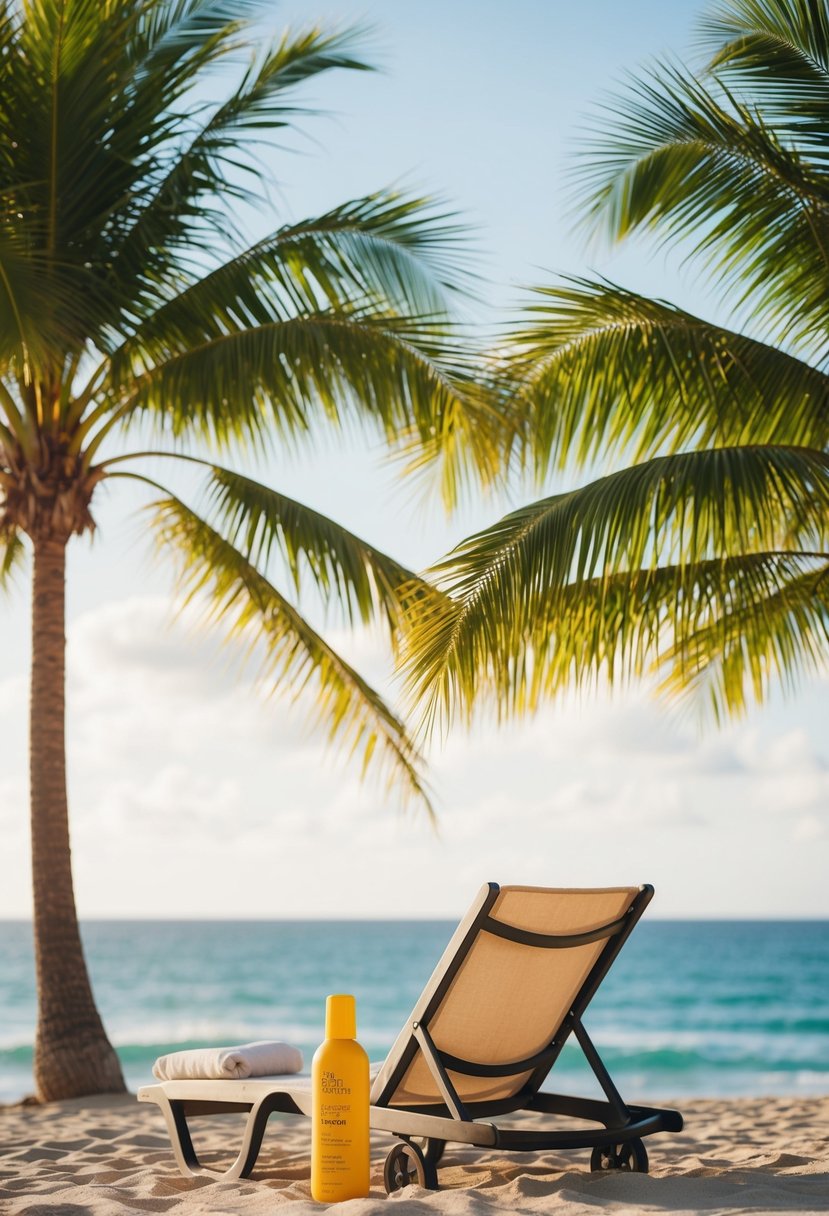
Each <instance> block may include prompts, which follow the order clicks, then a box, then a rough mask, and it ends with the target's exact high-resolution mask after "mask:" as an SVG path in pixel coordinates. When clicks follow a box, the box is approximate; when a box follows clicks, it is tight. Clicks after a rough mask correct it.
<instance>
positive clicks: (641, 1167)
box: [590, 1140, 648, 1174]
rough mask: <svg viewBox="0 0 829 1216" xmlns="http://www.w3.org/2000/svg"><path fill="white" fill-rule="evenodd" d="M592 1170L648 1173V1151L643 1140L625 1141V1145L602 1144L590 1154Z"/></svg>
mask: <svg viewBox="0 0 829 1216" xmlns="http://www.w3.org/2000/svg"><path fill="white" fill-rule="evenodd" d="M590 1168H591V1170H595V1171H602V1170H631V1171H634V1172H635V1173H637V1174H647V1172H648V1150H647V1149H646V1148H645V1146H644V1144H643V1143H642V1141H641V1140H625V1142H624V1143H623V1144H600V1145H598V1146H597V1147H596V1148H594V1149H593V1152H592V1153H591V1154H590Z"/></svg>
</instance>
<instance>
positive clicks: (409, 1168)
mask: <svg viewBox="0 0 829 1216" xmlns="http://www.w3.org/2000/svg"><path fill="white" fill-rule="evenodd" d="M383 1182H384V1183H385V1186H386V1194H387V1195H391V1194H392V1193H393V1192H394V1191H402V1190H403V1188H404V1187H406V1186H410V1185H411V1184H412V1183H416V1184H417V1185H418V1186H422V1187H425V1188H426V1189H427V1190H429V1191H436V1190H437V1189H438V1172H437V1170H436V1169H435V1164H434V1162H433V1161H430V1160H429V1158H428V1157H427V1156H426V1155H425V1154H424V1153H423V1152H422V1150H421V1149H420V1148H419V1147H418V1145H416V1144H412V1143H411V1141H406V1142H405V1143H403V1144H395V1146H394V1148H393V1149H392V1150H391V1152H390V1153H389V1155H388V1157H386V1162H385V1165H384V1166H383Z"/></svg>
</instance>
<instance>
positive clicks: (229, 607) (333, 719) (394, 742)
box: [130, 474, 432, 815]
mask: <svg viewBox="0 0 829 1216" xmlns="http://www.w3.org/2000/svg"><path fill="white" fill-rule="evenodd" d="M130 476H134V475H132V474H130ZM151 511H152V515H153V527H154V529H155V531H156V533H157V536H158V539H159V543H160V544H161V546H162V547H163V548H164V549H169V550H172V551H173V553H174V555H176V556H177V558H178V562H179V586H180V589H181V591H182V593H183V595H184V597H185V602H187V603H190V602H194V601H195V602H196V603H199V602H204V603H206V608H205V614H206V617H207V619H208V620H209V621H210V622H211V623H213V624H216V625H219V626H221V627H222V628H223V629H224V631H225V634H226V636H227V637H228V639H235V640H236V641H237V642H239V643H241V644H242V645H243V647H245V649H246V651H247V653H248V656H249V658H251V659H254V660H255V662H256V668H257V672H258V673H259V674H260V676H261V679H262V680H263V682H264V683H266V685H267V687H268V688H269V689H270V690H272V691H273V693H274V694H280V693H282V694H285V693H286V692H287V693H288V695H290V696H291V698H292V699H297V698H303V697H304V695H305V694H310V695H309V696H307V697H305V700H306V701H307V703H308V704H309V706H310V709H311V713H312V715H313V718H314V720H315V721H316V722H317V723H319V724H320V725H321V726H322V727H323V728H324V729H325V730H326V731H327V734H328V737H329V740H330V742H332V743H336V744H337V745H338V746H340V747H343V748H344V749H345V750H346V752H347V753H348V754H349V755H353V754H355V753H361V754H362V763H363V770H364V771H365V770H366V769H367V768H368V767H369V765H371V767H372V769H373V770H374V771H376V770H378V769H385V772H386V776H387V780H388V788H389V790H390V791H391V790H392V789H394V790H396V791H397V792H398V793H402V794H403V796H404V797H406V796H409V797H412V798H414V799H415V800H416V801H417V802H418V803H419V805H421V806H423V807H425V809H426V810H427V811H428V812H429V814H430V815H431V813H432V811H431V805H430V802H429V796H428V792H427V788H426V785H425V782H424V778H423V772H422V769H423V759H422V757H421V756H420V754H419V753H418V751H417V749H416V747H415V746H414V744H413V743H412V741H411V739H410V738H409V737H408V735H407V733H406V728H405V726H404V724H403V723H402V722H401V721H400V719H399V718H398V717H397V716H396V715H395V714H394V712H393V711H392V710H391V709H390V708H389V706H388V705H387V704H386V703H385V701H384V700H383V698H382V697H381V696H380V694H379V693H377V692H376V691H375V690H374V689H373V688H372V687H371V686H370V685H369V684H368V683H367V682H366V681H365V680H364V679H363V678H362V677H361V676H360V675H359V673H358V672H357V671H355V670H354V668H353V667H351V666H350V664H348V663H347V662H346V661H345V660H344V659H343V658H342V657H341V656H340V655H338V654H337V652H336V651H335V650H334V649H333V648H332V647H331V646H330V645H329V644H328V643H327V642H326V641H325V639H324V638H323V637H321V636H320V634H318V633H317V632H316V631H315V630H314V629H312V627H311V626H310V625H309V624H308V622H307V621H306V620H305V619H304V618H303V617H302V616H301V615H300V614H299V612H298V611H297V609H296V608H295V606H294V605H293V604H291V603H290V602H289V601H288V600H287V599H286V598H285V596H284V595H282V594H281V593H280V592H279V591H278V590H277V588H276V587H275V586H274V585H273V583H271V582H270V580H269V579H267V578H266V577H265V576H264V575H263V574H262V573H260V571H259V570H258V569H257V568H256V566H255V565H254V564H253V562H251V561H250V560H249V559H248V557H247V556H246V555H245V553H244V552H242V551H241V550H240V549H238V548H236V547H235V546H234V545H233V544H232V543H231V542H230V541H229V540H227V539H226V538H225V537H224V536H222V535H221V533H219V532H218V531H216V529H214V528H212V527H211V526H210V524H208V523H207V522H206V521H205V520H204V519H202V518H201V517H200V516H199V515H198V514H197V513H196V512H195V511H193V510H191V509H190V508H189V507H187V506H186V505H185V504H184V502H182V500H181V499H179V498H176V497H175V496H173V495H170V496H168V497H164V498H161V499H159V500H157V501H156V502H154V503H153V504H152V507H151Z"/></svg>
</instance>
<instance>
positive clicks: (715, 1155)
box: [0, 1097, 829, 1216]
mask: <svg viewBox="0 0 829 1216" xmlns="http://www.w3.org/2000/svg"><path fill="white" fill-rule="evenodd" d="M675 1105H677V1106H678V1107H679V1109H681V1110H682V1112H683V1114H684V1115H685V1120H686V1124H685V1130H684V1131H683V1132H682V1133H681V1134H680V1135H667V1134H665V1135H660V1136H654V1137H653V1138H652V1139H650V1140H649V1141H648V1147H649V1151H650V1156H651V1173H650V1174H649V1175H643V1174H619V1173H617V1174H590V1172H589V1155H588V1154H587V1153H585V1152H578V1153H567V1154H565V1153H542V1154H515V1153H513V1154H509V1153H499V1152H497V1151H494V1150H488V1151H486V1152H482V1153H477V1154H473V1153H471V1152H469V1151H466V1150H461V1149H458V1148H456V1147H455V1146H450V1147H449V1149H447V1153H446V1157H445V1159H444V1163H443V1164H442V1166H441V1171H440V1181H441V1190H440V1191H438V1192H429V1191H424V1190H421V1189H419V1188H417V1187H410V1188H408V1189H407V1190H406V1191H404V1192H398V1193H397V1194H396V1195H394V1196H392V1197H391V1198H387V1197H386V1194H385V1191H384V1188H383V1181H382V1164H383V1159H384V1157H385V1154H386V1152H387V1151H388V1148H389V1147H390V1146H391V1143H392V1140H391V1138H390V1137H387V1136H384V1135H381V1134H375V1136H374V1137H373V1143H372V1147H373V1153H372V1160H373V1168H372V1189H371V1198H370V1199H359V1200H352V1201H351V1203H350V1204H348V1205H347V1206H346V1207H343V1208H342V1210H343V1211H344V1212H346V1213H348V1214H350V1216H362V1214H363V1213H377V1212H379V1211H380V1210H381V1209H383V1208H384V1205H386V1204H388V1203H391V1204H394V1205H395V1206H394V1208H393V1209H392V1210H393V1211H396V1212H401V1213H402V1212H405V1213H410V1212H411V1213H415V1212H417V1213H419V1214H423V1213H426V1212H427V1211H436V1212H443V1213H446V1214H447V1216H478V1214H481V1216H484V1214H488V1213H492V1211H493V1209H495V1210H500V1209H502V1208H503V1209H505V1210H509V1211H510V1212H512V1213H515V1214H517V1216H520V1214H521V1213H533V1214H535V1213H542V1212H544V1213H546V1212H549V1211H551V1210H555V1211H556V1212H557V1213H559V1214H560V1216H576V1214H581V1213H587V1212H590V1213H596V1212H597V1211H607V1212H613V1213H640V1212H648V1213H651V1212H663V1211H664V1212H675V1213H686V1212H688V1213H690V1212H706V1213H712V1214H713V1213H718V1212H722V1213H731V1212H748V1211H750V1212H752V1213H763V1212H775V1213H781V1212H799V1213H803V1212H821V1213H826V1212H827V1211H829V1097H824V1098H791V1099H789V1098H774V1099H768V1100H766V1099H759V1098H750V1099H749V1098H742V1099H732V1100H725V1099H717V1100H701V1099H695V1100H692V1101H687V1102H677V1103H676V1104H675ZM228 1121H230V1122H228ZM238 1126H239V1125H238V1121H237V1117H236V1116H219V1117H214V1118H213V1119H207V1120H200V1121H196V1122H194V1129H195V1134H194V1139H195V1141H196V1145H197V1147H200V1148H202V1149H203V1150H206V1151H205V1152H204V1153H203V1156H204V1159H205V1160H206V1161H207V1162H208V1163H209V1164H214V1163H216V1162H217V1161H219V1160H220V1158H221V1155H222V1150H223V1149H224V1156H225V1158H227V1149H228V1145H234V1144H235V1143H236V1139H237V1133H236V1129H237V1128H238ZM234 1133H236V1134H234ZM309 1151H310V1131H309V1123H308V1121H307V1120H304V1119H288V1118H286V1117H284V1116H273V1117H272V1118H271V1121H270V1123H269V1124H268V1130H267V1134H266V1137H265V1143H264V1145H263V1150H262V1155H261V1156H260V1159H259V1163H258V1165H257V1168H256V1170H255V1177H254V1178H253V1179H250V1180H246V1181H242V1182H221V1181H212V1180H207V1179H202V1178H197V1179H185V1178H182V1177H181V1176H180V1175H179V1173H178V1171H177V1169H176V1166H175V1164H174V1162H173V1157H172V1154H171V1152H170V1148H169V1142H168V1139H167V1134H166V1130H165V1127H164V1123H163V1119H162V1116H161V1114H160V1113H159V1111H158V1110H157V1108H156V1107H154V1106H145V1105H139V1103H138V1102H136V1100H135V1099H134V1098H133V1097H123V1098H121V1097H119V1098H111V1097H103V1098H100V1097H99V1098H86V1099H76V1100H74V1101H71V1102H56V1103H52V1104H49V1105H45V1106H39V1107H38V1106H17V1107H6V1108H4V1109H2V1110H0V1211H2V1212H4V1213H9V1216H24V1214H25V1216H41V1214H42V1213H47V1212H48V1213H56V1214H57V1213H63V1214H64V1216H84V1214H85V1213H94V1214H96V1216H97V1214H98V1213H101V1214H105V1213H106V1214H109V1213H113V1214H115V1213H129V1212H143V1213H146V1212H169V1213H172V1214H173V1216H179V1213H180V1214H181V1216H191V1214H193V1213H205V1214H207V1213H228V1214H233V1213H257V1214H261V1216H265V1214H266V1213H269V1212H271V1211H272V1210H273V1209H274V1207H276V1206H277V1205H279V1204H281V1203H289V1202H290V1203H293V1204H294V1205H295V1206H294V1209H293V1210H294V1212H296V1213H297V1214H299V1213H302V1212H303V1211H306V1210H307V1211H309V1212H310V1211H312V1210H313V1211H317V1210H319V1207H320V1205H317V1204H314V1203H313V1202H312V1201H311V1199H310V1191H309V1181H308V1179H309ZM340 1206H341V1207H342V1205H340Z"/></svg>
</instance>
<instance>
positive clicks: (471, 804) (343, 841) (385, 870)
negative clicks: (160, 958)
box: [0, 597, 829, 916]
mask: <svg viewBox="0 0 829 1216" xmlns="http://www.w3.org/2000/svg"><path fill="white" fill-rule="evenodd" d="M337 641H338V642H342V641H343V637H342V636H339V637H338V638H337ZM348 651H349V657H350V658H351V659H352V661H353V662H355V663H357V662H359V665H360V668H361V670H364V671H368V672H369V673H370V674H372V675H374V677H375V678H376V679H378V680H382V679H383V678H384V673H385V672H387V670H388V663H387V661H386V660H385V658H384V656H383V653H382V649H381V646H380V645H379V643H378V641H377V638H376V637H375V638H373V637H371V636H370V635H369V634H367V633H366V632H358V633H357V634H356V635H355V636H354V637H353V638H352V639H351V640H350V641H349V643H348ZM68 702H69V732H68V739H69V772H70V805H71V814H72V829H73V839H74V843H75V851H74V857H75V867H76V878H77V888H78V897H79V905H80V907H81V910H82V912H84V913H85V914H90V913H95V914H122V915H130V914H134V915H135V914H137V915H142V914H144V915H146V914H155V915H163V914H173V915H207V914H213V915H226V914H229V915H233V914H236V915H254V916H256V915H259V916H290V915H326V914H328V915H332V914H333V915H336V914H342V915H354V916H356V915H383V914H389V913H394V914H396V915H407V914H417V913H420V914H429V915H440V914H451V913H453V912H456V911H459V910H460V909H461V908H462V907H463V905H464V904H465V903H466V901H467V899H468V897H469V892H470V889H474V888H476V887H477V886H478V885H480V883H481V882H482V881H484V880H487V879H496V880H498V881H503V882H508V881H518V882H538V883H549V884H562V885H565V884H567V885H572V884H597V885H598V884H604V883H617V882H619V881H625V882H628V881H630V882H639V881H652V882H654V883H655V885H656V886H657V889H658V893H659V901H658V903H657V906H656V907H657V910H658V911H660V912H662V913H663V914H666V913H667V914H672V915H695V914H700V912H701V911H702V912H705V913H710V914H717V913H725V914H728V913H730V914H740V913H742V914H745V915H752V914H761V913H763V912H767V913H769V914H773V913H774V912H790V913H796V912H800V913H803V914H808V913H810V912H811V913H820V912H822V913H823V914H826V913H827V912H828V911H829V907H827V905H826V890H825V881H824V879H823V873H824V871H825V867H826V865H827V864H829V834H827V832H826V807H827V806H829V772H827V765H826V761H825V758H824V756H823V753H822V752H821V750H820V747H821V745H820V742H819V739H820V737H819V735H818V734H817V732H816V731H814V732H813V725H814V724H813V722H812V721H811V720H809V719H806V718H803V719H802V720H798V719H797V717H796V715H794V716H792V715H790V717H789V718H788V719H786V718H785V717H783V718H781V716H780V715H777V716H773V715H756V716H755V718H754V719H753V720H752V721H751V722H750V723H749V724H744V725H739V726H731V727H729V728H728V729H726V730H724V731H722V732H720V733H713V732H710V733H705V734H700V733H699V732H698V731H697V729H696V728H695V727H694V726H692V725H689V724H688V723H687V722H685V721H684V720H680V719H676V718H674V717H673V716H672V715H671V714H669V713H666V712H665V708H664V706H660V705H657V704H655V703H654V702H653V701H652V700H649V698H648V696H647V695H646V693H645V692H644V691H638V692H635V693H631V694H629V695H628V696H626V697H624V698H620V699H618V700H615V701H610V700H609V699H608V698H606V697H604V698H599V699H598V700H594V701H593V702H588V701H583V702H578V701H576V700H574V699H567V700H566V701H564V702H562V703H561V704H559V705H558V706H555V707H550V708H548V709H545V710H544V711H543V712H542V713H540V714H539V715H538V716H537V717H535V718H534V719H531V720H528V721H526V722H522V723H517V724H512V725H510V726H508V727H504V728H501V729H499V728H496V726H494V725H493V724H491V723H490V724H483V725H481V726H479V727H478V728H476V730H475V731H474V732H473V733H472V734H471V735H463V734H460V733H457V734H454V735H453V736H452V738H451V740H450V741H449V742H448V743H447V745H446V746H445V747H444V748H442V749H440V748H435V749H434V755H433V757H432V774H431V776H432V782H433V785H434V786H435V787H436V788H437V791H438V795H439V797H438V810H439V824H438V833H437V834H436V833H435V832H433V831H432V830H431V828H430V827H429V825H428V824H427V823H426V821H425V818H424V816H422V815H418V814H416V813H415V814H407V815H403V814H400V813H399V812H397V811H396V809H395V807H394V805H393V800H392V799H391V798H388V797H386V796H385V795H384V793H383V790H382V787H381V786H380V785H377V784H372V783H368V784H366V785H363V784H361V783H360V781H359V778H358V774H357V771H356V767H349V766H347V765H344V764H343V763H342V762H340V761H338V760H337V759H335V758H334V757H333V756H332V755H331V754H330V753H329V752H327V751H326V749H325V746H324V744H323V741H322V740H321V738H320V737H319V736H318V735H316V734H315V733H314V732H309V731H308V729H307V728H306V725H305V715H304V713H303V710H302V708H301V706H300V707H296V706H292V705H290V704H289V703H288V702H287V701H284V700H283V701H279V700H273V699H272V700H270V701H266V700H264V699H263V698H262V696H261V695H260V694H259V693H257V692H256V690H255V688H254V683H253V675H252V673H250V672H247V673H245V672H243V671H241V670H240V668H239V665H238V663H236V662H235V661H234V660H233V659H232V658H230V657H229V653H228V652H227V651H224V650H222V649H221V647H220V646H219V645H218V643H217V642H216V640H215V639H209V638H207V637H205V636H204V635H203V634H200V633H198V632H196V631H194V630H193V629H192V628H191V627H189V625H188V622H187V621H186V620H185V621H182V622H179V623H171V618H170V613H169V609H168V606H167V601H166V600H164V599H161V598H159V599H157V598H152V597H135V598H133V599H129V600H123V601H118V602H111V603H106V604H103V605H100V606H98V607H96V608H95V609H93V610H91V611H89V612H87V613H85V614H83V615H82V616H81V617H79V618H78V619H77V620H76V621H75V622H74V623H73V624H72V626H71V628H70V636H69V682H68ZM26 708H27V690H26V685H25V681H23V680H21V679H20V678H17V677H11V678H9V679H7V680H6V681H4V682H0V738H4V739H7V738H8V739H11V738H14V739H15V740H16V741H17V745H16V746H15V747H14V748H13V750H12V751H11V752H8V753H7V752H6V751H4V753H3V765H2V768H0V823H2V826H3V832H4V840H5V842H6V844H7V852H9V851H10V854H11V857H12V858H13V861H12V865H13V866H14V867H15V873H16V874H17V879H16V881H15V883H12V884H10V885H9V886H7V887H6V888H5V889H4V890H3V891H2V893H0V901H2V902H0V915H2V914H6V915H25V914H26V913H27V910H28V892H27V889H26V887H27V883H26V881H25V880H24V878H22V877H21V874H22V873H25V867H26V866H27V864H28V861H27V852H26V850H27V844H26V823H27V819H28V815H27V811H26V807H25V800H26V786H27V780H26V755H25V717H26V713H25V711H26ZM806 846H808V847H806ZM771 873H773V874H774V875H775V881H774V882H773V883H770V881H769V874H771ZM701 891H703V892H705V893H706V894H705V895H704V897H703V898H702V900H701V894H700V893H701ZM770 901H771V902H770Z"/></svg>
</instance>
